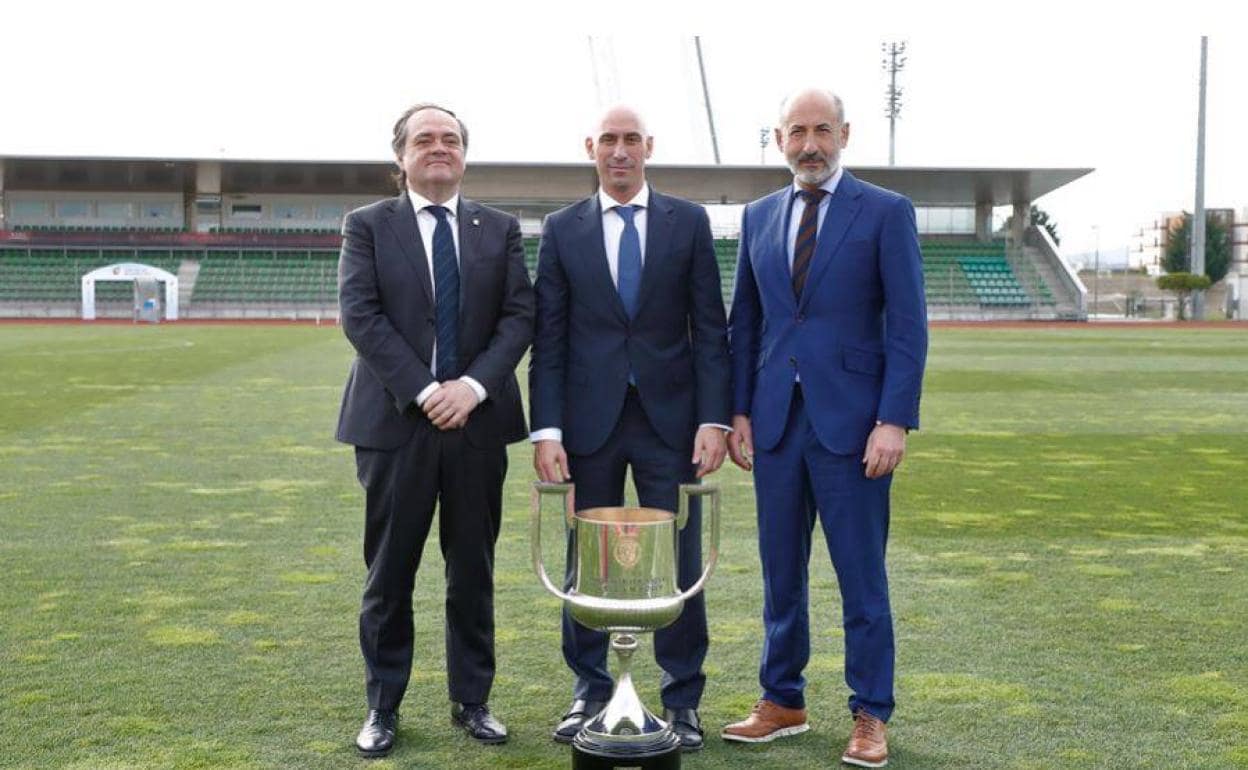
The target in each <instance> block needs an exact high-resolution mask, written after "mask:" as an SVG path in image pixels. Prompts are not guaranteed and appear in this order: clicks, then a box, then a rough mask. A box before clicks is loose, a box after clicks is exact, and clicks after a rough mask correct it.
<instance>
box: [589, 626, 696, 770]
mask: <svg viewBox="0 0 1248 770" xmlns="http://www.w3.org/2000/svg"><path fill="white" fill-rule="evenodd" d="M638 646H639V645H638V640H637V635H636V634H635V633H632V632H619V631H617V632H613V633H612V634H611V649H613V650H615V655H616V658H617V659H618V660H619V671H618V673H617V674H616V678H615V692H613V693H612V694H611V700H610V701H609V702H608V703H607V707H606V708H605V709H603V710H602V712H600V713H599V714H597V715H595V716H594V717H593V718H592V719H590V720H589V721H588V722H586V723H585V725H584V726H583V727H582V728H581V731H580V733H578V734H577V736H576V739H575V740H574V741H573V742H572V760H573V761H572V766H573V768H575V770H606V769H607V768H616V767H632V768H645V770H677V769H678V768H679V767H680V739H679V738H677V737H676V734H675V733H674V732H672V729H671V728H670V727H669V726H668V725H667V723H665V722H664V721H663V720H661V719H659V718H658V717H656V716H655V715H654V714H652V713H650V711H649V710H648V709H647V708H646V707H645V706H644V705H642V702H641V698H640V697H638V695H637V688H636V687H634V685H633V672H632V667H633V653H634V652H636V651H637V647H638Z"/></svg>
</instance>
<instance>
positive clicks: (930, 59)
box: [0, 0, 1248, 261]
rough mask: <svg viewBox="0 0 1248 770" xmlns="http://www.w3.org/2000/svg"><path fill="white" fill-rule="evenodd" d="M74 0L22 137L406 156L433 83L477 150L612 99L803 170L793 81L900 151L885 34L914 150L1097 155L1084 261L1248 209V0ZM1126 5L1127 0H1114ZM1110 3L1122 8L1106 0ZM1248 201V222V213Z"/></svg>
mask: <svg viewBox="0 0 1248 770" xmlns="http://www.w3.org/2000/svg"><path fill="white" fill-rule="evenodd" d="M876 5H877V6H878V8H865V9H860V10H854V9H850V8H848V7H846V6H845V5H844V4H839V3H835V2H830V1H828V0H825V1H824V2H818V3H804V2H785V3H769V4H764V3H754V4H746V3H739V2H716V3H710V2H701V0H695V1H686V2H678V0H667V2H650V0H642V1H641V2H633V3H629V4H627V5H625V4H615V5H594V4H587V3H584V2H579V3H577V2H561V1H555V0H552V1H551V2H526V3H510V4H494V3H488V2H464V1H463V0H460V2H458V3H453V2H451V3H448V2H427V1H426V0H407V2H388V1H387V2H382V1H380V0H378V1H376V2H374V1H373V0H356V1H355V2H352V3H349V4H347V3H341V2H337V3H325V2H301V3H286V2H256V1H255V0H253V1H252V2H237V1H236V0H219V1H218V2H215V3H212V4H203V3H185V2H179V1H175V0H167V1H166V2H162V3H155V2H139V1H134V2H127V1H126V0H119V1H114V2H93V3H87V2H72V1H71V2H61V3H48V4H35V3H21V4H15V5H10V6H8V7H6V8H5V9H4V11H3V12H2V14H0V23H2V24H3V26H4V28H5V29H6V35H5V54H6V56H5V60H6V61H7V62H8V65H9V66H8V69H9V72H8V74H7V75H6V78H5V85H4V89H3V92H2V94H3V96H2V97H0V155H29V154H47V155H70V156H76V155H81V156H87V155H90V156H140V157H177V158H215V157H226V158H265V159H306V160H317V159H338V160H388V159H390V157H391V156H390V149H389V139H390V129H391V125H392V124H393V122H394V119H395V117H397V115H398V114H399V113H400V112H401V111H402V110H403V108H404V107H406V106H407V105H408V104H410V103H412V102H415V101H437V102H441V103H444V104H446V105H447V106H449V107H451V108H452V109H454V110H456V112H458V113H459V114H460V116H461V117H462V118H464V119H465V121H466V122H467V123H468V125H469V128H470V130H471V147H470V152H469V164H470V168H469V175H471V162H472V161H473V160H478V161H482V160H489V161H536V162H577V161H585V162H588V161H586V159H585V154H584V149H583V140H584V137H585V135H586V133H587V129H588V128H589V126H590V125H591V123H592V121H593V118H594V116H595V114H596V113H597V112H598V111H599V110H600V109H601V107H603V106H605V105H606V104H609V103H614V102H621V101H622V102H627V103H630V104H633V105H635V106H636V107H638V108H639V109H640V110H641V111H642V113H643V114H644V115H645V117H646V120H647V124H648V128H649V129H650V132H651V133H652V134H653V135H654V137H655V152H654V156H653V158H652V161H653V162H657V163H709V162H712V161H713V156H712V150H711V144H710V139H709V132H708V130H707V120H706V111H705V106H704V103H703V100H702V95H701V87H700V81H699V77H698V72H697V60H696V57H695V54H694V47H693V42H692V40H693V35H695V34H697V35H700V37H701V41H702V52H703V57H704V62H705V67H706V75H707V80H708V87H709V91H710V98H711V103H712V107H713V109H714V115H715V125H716V130H717V134H718V139H719V147H720V153H721V157H722V161H723V162H724V163H728V164H756V163H759V162H760V161H761V162H764V163H767V164H775V165H780V164H781V163H782V157H781V155H780V154H779V153H778V152H777V151H776V149H775V147H774V145H773V144H769V145H768V146H767V147H765V148H764V147H760V129H762V128H766V127H770V126H773V125H774V123H775V120H776V111H777V110H776V107H777V105H778V103H779V102H780V100H781V99H782V98H783V96H784V95H785V94H786V93H789V92H791V91H792V90H794V89H796V88H799V87H803V86H808V85H815V86H822V87H827V88H831V89H833V90H835V91H836V92H837V93H839V94H840V95H841V97H842V99H843V100H844V102H845V105H846V112H847V117H848V119H849V121H850V124H851V135H850V142H849V147H848V148H847V150H846V152H845V155H844V161H845V164H846V165H847V166H848V167H849V168H851V169H852V168H853V167H854V166H855V165H859V166H873V165H886V164H887V162H888V121H887V119H886V118H885V117H884V89H885V85H886V75H885V73H884V72H883V70H882V68H881V50H880V48H881V44H882V43H883V42H885V41H894V40H904V41H906V43H907V52H906V53H907V65H906V69H905V70H904V71H903V72H902V74H901V75H900V85H901V86H902V87H903V89H904V92H903V108H902V113H901V118H900V120H899V121H898V123H897V149H896V156H897V165H900V166H923V167H931V166H951V167H959V166H962V167H1062V168H1081V167H1088V168H1095V169H1096V171H1095V173H1093V174H1092V175H1090V176H1088V177H1085V178H1083V179H1081V180H1078V181H1076V182H1074V183H1072V184H1070V185H1068V186H1067V187H1065V188H1063V189H1061V190H1058V191H1057V192H1055V193H1052V194H1050V195H1048V196H1045V197H1044V198H1042V199H1040V200H1039V201H1038V202H1037V203H1038V205H1039V206H1041V207H1042V208H1044V209H1045V210H1047V211H1048V212H1049V214H1050V215H1051V216H1052V218H1053V219H1054V220H1055V221H1056V223H1057V226H1058V229H1059V233H1060V235H1061V236H1062V247H1061V250H1062V252H1063V253H1064V254H1065V255H1067V256H1072V255H1076V254H1079V253H1081V252H1088V251H1092V250H1093V249H1095V248H1097V247H1099V248H1100V249H1101V251H1102V254H1103V255H1104V257H1105V258H1106V259H1107V260H1109V261H1112V260H1113V259H1114V256H1113V255H1114V254H1115V253H1117V252H1121V251H1122V250H1123V249H1125V248H1126V247H1127V246H1128V244H1129V243H1130V242H1131V236H1132V235H1133V234H1134V233H1136V232H1137V231H1138V230H1139V229H1140V227H1141V226H1144V225H1147V224H1148V223H1150V222H1152V221H1153V220H1154V219H1156V217H1157V215H1158V214H1160V213H1161V212H1163V211H1174V210H1182V209H1186V210H1191V209H1192V208H1193V207H1194V198H1195V173H1196V172H1195V164H1196V135H1197V119H1196V118H1197V104H1198V82H1199V64H1200V36H1201V35H1202V34H1207V35H1209V65H1208V72H1209V75H1208V82H1209V84H1208V96H1207V99H1208V107H1207V109H1208V116H1207V134H1206V137H1207V149H1206V188H1205V202H1206V205H1207V206H1209V207H1230V208H1235V209H1236V210H1237V211H1242V210H1244V209H1245V208H1248V139H1245V137H1248V23H1246V22H1248V4H1244V3H1242V2H1229V3H1224V4H1223V5H1222V6H1221V7H1216V6H1215V4H1214V3H1207V4H1206V3H1204V2H1199V1H1197V2H1185V3H1182V4H1173V3H1171V4H1162V3H1150V2H1143V3H1133V4H1122V7H1121V8H1120V9H1118V10H1108V9H1107V6H1109V5H1111V4H1109V3H1104V4H1101V3H1093V2H1087V1H1085V2H1069V1H1068V0H1053V1H1052V2H1048V3H1045V4H1030V5H1024V4H1017V3H1001V2H945V3H940V4H936V3H910V2H890V3H888V4H882V3H881V4H876ZM1115 5H1116V4H1115ZM1100 6H1106V7H1100ZM1241 218H1242V215H1241Z"/></svg>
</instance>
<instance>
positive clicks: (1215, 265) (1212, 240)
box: [1161, 211, 1231, 285]
mask: <svg viewBox="0 0 1248 770" xmlns="http://www.w3.org/2000/svg"><path fill="white" fill-rule="evenodd" d="M1161 267H1162V269H1163V270H1165V271H1166V272H1167V273H1189V272H1191V270H1192V215H1191V214H1189V213H1187V212H1186V211H1185V212H1183V220H1182V221H1181V222H1178V223H1176V224H1175V226H1174V227H1173V228H1171V230H1170V237H1169V240H1167V242H1166V253H1165V254H1163V255H1162V257H1161ZM1230 267H1231V239H1230V234H1229V233H1228V232H1227V230H1226V226H1225V225H1223V224H1222V223H1221V222H1220V221H1219V220H1218V219H1217V218H1216V217H1214V216H1213V215H1211V214H1209V215H1206V217H1205V275H1207V276H1209V284H1210V285H1213V284H1215V283H1217V282H1218V281H1220V280H1222V279H1223V278H1224V277H1226V271H1227V270H1229V269H1230Z"/></svg>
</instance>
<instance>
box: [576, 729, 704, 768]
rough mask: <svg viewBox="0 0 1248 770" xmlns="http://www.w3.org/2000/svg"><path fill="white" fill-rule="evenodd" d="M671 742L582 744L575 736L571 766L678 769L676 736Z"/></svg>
mask: <svg viewBox="0 0 1248 770" xmlns="http://www.w3.org/2000/svg"><path fill="white" fill-rule="evenodd" d="M666 735H667V736H670V737H671V738H673V739H675V740H673V741H671V742H668V741H660V742H658V743H649V742H647V743H644V744H641V745H640V746H630V745H622V746H621V745H615V746H603V745H593V746H590V745H586V744H585V743H583V742H582V741H580V740H579V738H580V736H578V740H577V741H575V742H574V743H573V744H572V770H625V769H627V770H633V769H634V768H635V770H680V739H679V738H676V736H675V735H673V734H671V733H667V734H666Z"/></svg>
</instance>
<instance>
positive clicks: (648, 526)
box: [530, 482, 719, 770]
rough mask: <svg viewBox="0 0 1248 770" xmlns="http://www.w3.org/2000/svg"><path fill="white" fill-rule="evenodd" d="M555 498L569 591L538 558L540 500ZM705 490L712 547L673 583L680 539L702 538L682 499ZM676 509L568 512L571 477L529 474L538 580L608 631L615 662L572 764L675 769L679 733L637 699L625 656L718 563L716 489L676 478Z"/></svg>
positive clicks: (595, 768) (593, 768)
mask: <svg viewBox="0 0 1248 770" xmlns="http://www.w3.org/2000/svg"><path fill="white" fill-rule="evenodd" d="M548 495H550V496H558V497H559V498H560V499H561V503H562V508H563V515H564V520H565V522H566V524H567V527H568V529H569V530H570V531H571V533H572V538H573V547H572V549H571V553H572V555H573V564H572V565H571V572H572V574H573V575H574V576H575V580H574V581H573V587H572V589H571V590H569V591H566V592H565V591H563V590H560V588H559V587H558V586H556V585H555V584H554V583H552V582H551V580H550V576H549V575H547V574H546V567H545V565H544V564H543V563H542V548H541V537H542V532H541V523H542V498H543V497H545V496H548ZM703 495H704V496H707V497H710V499H711V505H710V509H711V510H710V528H711V529H710V535H711V537H710V541H711V542H710V553H709V555H708V557H707V559H706V562H705V566H704V567H703V569H702V575H701V577H699V578H698V580H697V582H696V583H694V584H693V585H692V586H690V587H689V588H688V590H685V591H681V590H680V587H679V585H677V582H676V554H677V553H679V552H680V550H679V547H678V546H679V539H680V538H681V537H682V536H685V537H701V533H699V532H688V533H686V532H684V528H685V524H686V523H687V522H688V520H689V503H690V501H691V500H692V499H693V498H694V497H697V496H703ZM679 507H680V511H679V513H676V514H673V513H672V512H671V511H662V510H658V509H655V508H589V509H586V510H583V511H575V512H574V511H573V485H572V484H553V483H542V482H537V483H535V484H534V486H533V510H532V516H531V519H530V543H531V546H532V549H533V568H534V570H536V572H537V576H538V578H540V579H541V581H542V585H543V586H545V587H546V590H547V591H550V592H551V593H552V594H554V595H555V596H558V597H559V598H560V599H563V601H564V604H565V605H566V606H567V608H568V612H569V613H570V614H571V615H572V618H573V619H574V620H576V621H577V622H578V623H580V624H582V625H584V626H587V627H589V628H594V629H597V630H599V631H606V632H608V633H610V634H611V649H613V650H615V653H616V657H617V659H618V660H619V674H618V675H617V676H616V680H615V691H614V692H613V693H612V694H611V700H610V701H609V702H608V703H607V707H606V708H605V709H603V710H602V711H601V712H600V713H598V714H597V715H595V716H594V717H593V718H592V719H590V720H588V721H586V723H585V725H584V727H582V728H581V731H580V733H578V734H577V736H576V739H575V740H574V741H573V743H572V767H573V768H575V770H605V769H606V768H624V767H628V768H645V769H646V770H671V769H672V768H679V767H680V739H679V738H677V737H676V734H675V733H674V732H672V729H671V727H669V726H668V725H667V723H666V722H664V721H663V720H661V719H659V718H658V717H656V716H655V715H654V714H652V713H651V712H650V711H649V710H648V709H647V708H646V707H645V706H644V705H642V703H641V699H640V698H639V697H638V696H637V690H636V688H635V687H634V686H633V678H632V673H631V664H632V656H633V653H634V652H635V651H636V650H637V646H638V642H637V635H638V634H641V633H644V632H647V631H654V630H656V629H659V628H663V627H664V626H667V625H670V624H671V623H672V622H673V621H675V620H676V618H678V617H679V616H680V613H681V610H682V609H684V606H685V602H686V601H687V600H688V599H689V598H691V597H693V596H695V595H696V594H697V593H698V592H699V591H701V590H702V587H703V586H704V585H706V581H707V578H709V577H710V576H711V572H712V571H713V570H714V569H715V564H716V562H718V561H719V489H718V488H717V487H714V486H711V485H705V484H682V485H681V487H680V504H679Z"/></svg>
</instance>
